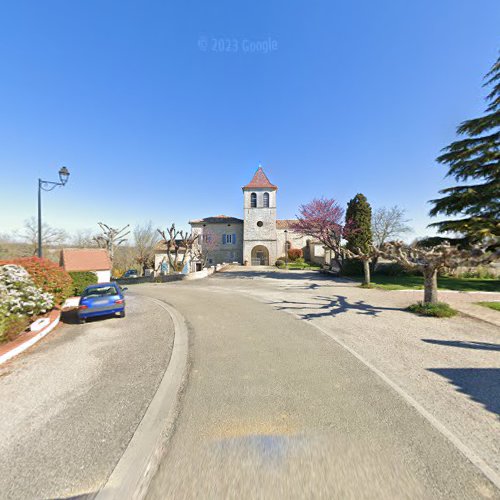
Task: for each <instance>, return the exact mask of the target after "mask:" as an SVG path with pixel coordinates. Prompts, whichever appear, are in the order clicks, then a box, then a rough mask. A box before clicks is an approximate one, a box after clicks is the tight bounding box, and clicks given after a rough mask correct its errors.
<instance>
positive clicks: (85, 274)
mask: <svg viewBox="0 0 500 500" xmlns="http://www.w3.org/2000/svg"><path fill="white" fill-rule="evenodd" d="M69 275H70V276H71V279H72V280H73V284H72V286H73V294H74V295H81V294H82V293H83V291H84V290H85V288H87V287H88V286H89V285H95V284H96V283H97V275H96V274H95V273H93V272H92V271H73V272H70V273H69Z"/></svg>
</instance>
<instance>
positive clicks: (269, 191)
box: [242, 166, 278, 266]
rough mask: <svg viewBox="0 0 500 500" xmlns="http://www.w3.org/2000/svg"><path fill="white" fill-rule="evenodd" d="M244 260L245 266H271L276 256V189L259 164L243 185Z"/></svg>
mask: <svg viewBox="0 0 500 500" xmlns="http://www.w3.org/2000/svg"><path fill="white" fill-rule="evenodd" d="M242 189H243V200H244V201H243V208H244V229H243V262H244V263H245V262H246V263H247V264H248V265H252V266H258V265H264V266H269V265H271V266H272V265H274V263H275V262H276V259H277V257H278V256H277V254H276V253H277V237H276V192H277V191H278V187H277V186H275V185H274V184H271V182H270V181H269V179H268V178H267V176H266V174H265V173H264V170H262V167H260V166H259V168H258V169H257V171H256V172H255V174H254V176H253V178H252V180H251V181H250V182H249V183H248V184H247V185H246V186H243V188H242Z"/></svg>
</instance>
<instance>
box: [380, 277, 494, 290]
mask: <svg viewBox="0 0 500 500" xmlns="http://www.w3.org/2000/svg"><path fill="white" fill-rule="evenodd" d="M372 285H374V286H375V287H377V288H383V289H385V290H423V288H424V278H423V277H422V276H381V275H374V276H372ZM438 288H440V289H441V290H457V291H460V292H473V291H478V292H500V280H498V279H480V278H451V277H448V276H442V277H439V278H438Z"/></svg>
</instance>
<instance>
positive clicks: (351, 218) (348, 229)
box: [343, 193, 373, 285]
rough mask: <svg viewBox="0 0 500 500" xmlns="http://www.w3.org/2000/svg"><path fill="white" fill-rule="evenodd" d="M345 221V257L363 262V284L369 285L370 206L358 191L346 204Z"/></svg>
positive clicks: (371, 247) (370, 252)
mask: <svg viewBox="0 0 500 500" xmlns="http://www.w3.org/2000/svg"><path fill="white" fill-rule="evenodd" d="M345 221H346V222H345V226H344V235H343V236H344V238H345V240H346V241H347V244H346V246H345V254H346V257H347V258H351V259H356V260H360V261H361V262H362V263H363V274H364V281H363V284H364V285H369V284H370V261H371V259H372V258H373V245H372V207H371V206H370V204H369V203H368V200H367V199H366V196H365V195H364V194H361V193H358V194H357V195H356V196H355V197H354V198H353V199H352V200H351V201H350V202H349V203H348V204H347V210H346V213H345Z"/></svg>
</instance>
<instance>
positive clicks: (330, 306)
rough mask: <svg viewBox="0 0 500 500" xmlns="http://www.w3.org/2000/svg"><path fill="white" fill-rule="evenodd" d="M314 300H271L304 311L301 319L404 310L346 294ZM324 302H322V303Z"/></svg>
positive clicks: (279, 304)
mask: <svg viewBox="0 0 500 500" xmlns="http://www.w3.org/2000/svg"><path fill="white" fill-rule="evenodd" d="M314 300H317V301H320V303H318V302H294V301H290V300H280V301H277V302H270V304H272V305H274V306H275V307H276V309H278V310H280V311H282V310H291V309H297V310H300V311H302V312H300V313H298V316H300V318H301V319H305V320H311V319H315V318H322V317H326V316H330V317H331V316H337V315H339V314H342V313H346V312H348V311H355V312H356V313H357V314H364V315H367V316H378V315H379V314H380V313H381V312H383V311H402V309H401V308H399V307H383V306H372V305H371V304H367V303H366V302H365V301H364V300H357V301H355V302H349V301H348V300H347V297H346V296H345V295H334V296H332V297H315V298H314ZM321 302H322V303H321ZM308 309H311V310H313V311H315V312H310V313H309V312H304V310H308Z"/></svg>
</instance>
